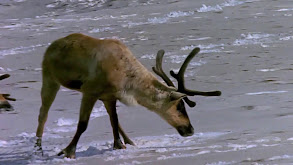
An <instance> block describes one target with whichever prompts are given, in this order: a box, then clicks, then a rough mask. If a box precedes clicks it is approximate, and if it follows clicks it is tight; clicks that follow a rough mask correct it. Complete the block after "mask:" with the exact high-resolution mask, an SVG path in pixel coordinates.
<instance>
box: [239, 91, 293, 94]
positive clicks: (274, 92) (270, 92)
mask: <svg viewBox="0 0 293 165" xmlns="http://www.w3.org/2000/svg"><path fill="white" fill-rule="evenodd" d="M287 92H288V91H263V92H253V93H246V94H245V95H263V94H278V93H287Z"/></svg>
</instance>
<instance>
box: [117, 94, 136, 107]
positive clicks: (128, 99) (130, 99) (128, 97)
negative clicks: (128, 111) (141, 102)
mask: <svg viewBox="0 0 293 165" xmlns="http://www.w3.org/2000/svg"><path fill="white" fill-rule="evenodd" d="M120 101H121V102H122V103H123V104H126V105H129V106H131V105H138V103H137V100H136V99H135V98H134V96H133V95H132V94H129V93H126V92H125V91H124V92H121V97H120Z"/></svg>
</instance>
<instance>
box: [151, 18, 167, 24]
mask: <svg viewBox="0 0 293 165" xmlns="http://www.w3.org/2000/svg"><path fill="white" fill-rule="evenodd" d="M168 20H169V18H168V17H158V18H157V17H154V18H149V19H148V23H152V24H161V23H166V22H167V21H168Z"/></svg>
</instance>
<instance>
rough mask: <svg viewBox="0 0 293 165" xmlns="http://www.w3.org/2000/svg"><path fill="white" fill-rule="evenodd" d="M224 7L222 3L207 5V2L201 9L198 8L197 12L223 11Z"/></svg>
mask: <svg viewBox="0 0 293 165" xmlns="http://www.w3.org/2000/svg"><path fill="white" fill-rule="evenodd" d="M222 10H223V8H222V7H221V6H220V5H216V6H206V5H205V4H203V5H202V7H201V8H200V9H197V10H196V11H197V12H200V13H203V12H210V11H216V12H219V11H222Z"/></svg>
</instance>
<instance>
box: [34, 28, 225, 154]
mask: <svg viewBox="0 0 293 165" xmlns="http://www.w3.org/2000/svg"><path fill="white" fill-rule="evenodd" d="M198 52H199V48H196V49H195V50H193V51H192V53H191V55H190V56H189V57H188V58H187V59H188V60H187V62H185V63H184V64H183V66H182V68H181V70H180V71H179V74H178V75H177V74H174V73H173V72H172V75H173V76H174V77H175V78H176V79H177V80H179V81H181V82H179V88H178V89H176V88H174V85H173V83H172V81H170V79H169V78H168V77H167V76H166V75H165V74H164V72H163V71H162V68H161V62H162V57H163V54H164V51H162V50H161V51H159V52H158V57H157V67H156V68H153V69H154V71H155V72H156V73H157V74H159V76H161V77H162V78H163V79H164V80H165V81H167V83H168V85H165V84H164V83H162V82H161V81H160V80H158V79H157V78H156V77H155V76H154V75H153V74H152V73H151V72H149V71H148V70H147V69H146V68H145V67H144V66H143V65H142V64H141V63H140V62H139V61H137V59H136V58H135V57H134V56H133V55H132V53H131V51H130V50H129V49H128V48H127V47H126V46H125V45H124V44H123V43H121V42H120V41H118V40H113V39H104V40H100V39H96V38H92V37H89V36H86V35H83V34H71V35H69V36H67V37H64V38H60V39H58V40H56V41H54V42H53V43H52V44H51V45H50V46H49V47H48V49H47V50H46V52H45V55H44V59H43V63H42V68H43V70H42V72H43V73H42V75H43V85H42V90H41V97H42V106H41V108H40V114H39V118H38V121H39V125H38V128H37V133H36V136H37V142H36V146H35V147H36V149H37V150H38V151H41V153H42V147H41V138H42V135H43V130H44V125H45V122H46V120H47V116H48V111H49V108H50V106H51V104H52V102H53V101H54V98H55V96H56V93H57V91H58V90H59V87H60V85H62V86H64V87H67V88H70V89H73V90H77V91H80V92H81V93H82V101H81V107H80V116H79V122H78V126H77V131H76V133H75V135H74V137H73V139H72V141H71V143H70V144H69V145H68V146H67V147H66V148H65V149H63V150H62V151H61V152H60V153H59V154H58V155H62V154H64V155H65V157H69V158H75V150H76V145H77V143H78V140H79V138H80V136H81V134H82V133H83V132H84V131H85V130H86V128H87V125H88V121H89V118H90V114H91V111H92V108H93V106H94V104H95V102H96V101H97V100H101V101H102V102H103V103H104V105H105V107H106V109H107V112H108V114H109V116H110V121H111V125H112V129H113V135H114V149H124V148H126V147H125V145H124V144H123V143H122V142H121V140H120V137H119V133H120V134H121V135H122V137H123V139H124V143H125V144H131V145H134V143H133V142H132V141H131V140H130V139H129V138H128V136H127V135H126V134H125V132H124V131H123V129H122V128H121V126H120V124H119V122H118V116H117V113H116V102H117V101H118V100H119V101H121V102H122V103H124V104H126V105H135V104H140V105H142V106H144V107H146V108H148V109H149V110H151V111H153V112H155V113H157V114H158V115H159V116H161V117H162V118H163V119H164V120H166V121H167V122H168V123H169V124H170V125H171V126H173V127H175V128H176V129H177V130H178V132H179V134H180V135H182V136H191V135H193V133H194V129H193V127H192V125H191V124H190V121H189V118H188V115H187V113H186V110H185V106H184V102H183V101H182V99H184V100H185V101H186V102H187V103H188V104H189V105H190V106H195V103H194V102H192V101H190V100H188V99H187V95H192V96H193V95H206V96H218V95H220V94H221V92H220V91H214V92H198V91H190V90H186V89H185V87H184V84H183V83H184V82H183V76H184V71H185V69H186V67H187V65H188V62H189V61H190V60H191V58H192V57H191V56H194V55H195V54H197V53H198Z"/></svg>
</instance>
